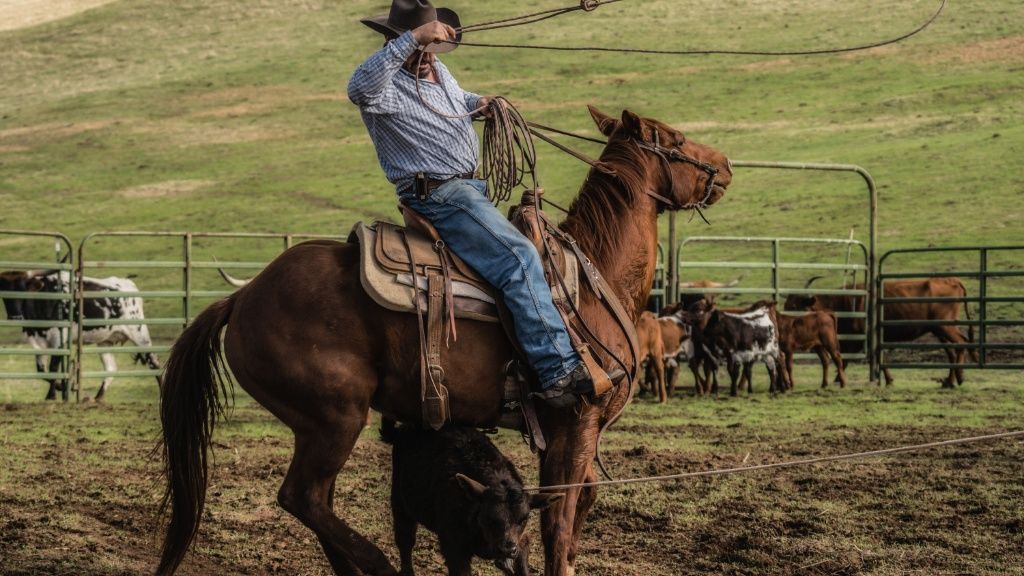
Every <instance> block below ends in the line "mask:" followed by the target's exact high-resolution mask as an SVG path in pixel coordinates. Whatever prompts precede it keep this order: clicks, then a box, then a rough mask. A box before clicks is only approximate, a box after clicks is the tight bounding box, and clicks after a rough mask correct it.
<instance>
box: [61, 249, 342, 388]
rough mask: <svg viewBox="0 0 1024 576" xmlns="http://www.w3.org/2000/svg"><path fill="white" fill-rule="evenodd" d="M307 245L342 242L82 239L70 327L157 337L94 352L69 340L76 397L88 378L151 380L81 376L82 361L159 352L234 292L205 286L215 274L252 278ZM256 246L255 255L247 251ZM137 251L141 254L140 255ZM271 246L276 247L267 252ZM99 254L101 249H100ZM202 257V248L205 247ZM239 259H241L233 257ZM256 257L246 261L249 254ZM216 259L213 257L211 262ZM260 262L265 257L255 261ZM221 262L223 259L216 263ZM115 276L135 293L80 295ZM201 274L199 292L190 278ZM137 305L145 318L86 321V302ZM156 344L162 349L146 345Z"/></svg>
mask: <svg viewBox="0 0 1024 576" xmlns="http://www.w3.org/2000/svg"><path fill="white" fill-rule="evenodd" d="M313 239H331V240H344V239H345V237H344V236H341V235H328V234H272V233H267V234H260V233H216V232H146V231H140V232H97V233H93V234H89V235H87V236H86V237H85V238H83V239H82V241H81V243H80V244H79V247H78V275H77V278H78V285H77V288H76V291H75V297H76V300H77V303H78V306H77V311H78V315H77V317H76V318H77V321H78V323H79V325H81V326H82V327H83V328H86V329H88V328H96V327H101V326H111V327H134V326H144V327H146V332H147V333H149V332H150V330H149V328H150V327H153V328H158V329H159V330H160V333H159V334H156V335H154V336H152V338H151V341H150V345H127V346H117V347H113V346H101V345H87V344H86V342H85V336H84V330H80V331H78V333H77V337H76V339H75V344H74V349H75V356H76V357H77V358H79V361H78V362H77V363H76V371H75V373H74V374H73V380H74V382H75V384H76V385H75V391H76V395H79V396H80V394H81V384H82V382H83V381H84V380H88V379H105V378H108V377H116V376H129V377H146V376H153V377H156V376H158V375H159V374H160V373H161V370H158V369H152V368H145V369H133V370H108V369H106V368H104V369H103V370H91V369H86V368H85V364H86V361H87V359H88V358H90V357H94V356H96V355H102V354H107V353H117V354H146V353H154V354H157V353H166V352H168V351H169V350H170V348H171V347H170V342H172V341H173V340H174V339H175V338H176V337H177V336H178V334H180V332H181V330H182V329H184V327H185V326H187V325H188V323H189V322H190V321H191V320H192V318H193V317H194V316H195V314H197V313H198V312H199V311H200V310H201V309H202V305H203V303H204V302H205V301H208V300H212V299H216V298H223V297H225V296H228V295H230V294H231V293H232V292H234V288H233V287H232V288H230V289H226V288H220V289H218V288H216V285H220V286H223V285H224V282H223V281H222V280H219V278H218V280H217V284H216V285H215V284H213V282H214V281H213V280H211V279H210V277H214V273H217V270H218V269H225V270H245V271H247V273H255V272H258V271H259V270H261V269H262V268H263V267H265V266H266V265H267V263H269V261H270V258H272V257H275V256H276V255H277V254H279V253H280V252H281V251H283V250H286V249H288V248H290V247H291V246H292V245H294V244H295V243H296V242H299V241H305V240H313ZM203 242H209V243H212V244H218V243H220V244H221V252H220V253H219V254H213V255H212V256H204V255H203V254H201V253H198V252H199V246H197V244H198V243H203ZM257 243H264V244H266V245H265V246H263V247H261V248H260V249H256V248H253V247H252V246H253V245H254V244H257ZM138 245H142V246H143V247H142V248H141V249H140V248H139V247H138ZM272 246H276V248H273V247H272ZM104 248H106V250H104ZM205 249H206V251H207V252H210V250H211V248H210V247H205ZM147 252H149V253H152V252H168V253H174V252H177V254H178V256H177V257H171V256H167V255H161V256H160V257H159V258H157V259H147V258H146V256H147V255H148V254H147ZM239 252H243V253H241V254H240V253H239ZM254 253H255V254H256V256H255V257H254V256H253V254H254ZM218 256H219V257H218ZM261 256H265V257H261ZM221 257H227V258H226V259H221ZM111 272H119V273H121V274H127V275H136V274H137V275H138V276H137V278H136V283H137V284H143V283H145V285H141V286H140V290H138V291H132V290H87V289H86V286H85V282H86V279H87V277H91V276H97V275H101V274H109V273H111ZM204 272H206V273H209V274H208V276H209V277H207V278H205V280H206V285H205V286H204V285H203V284H202V283H201V282H200V280H199V278H198V276H199V275H200V274H202V273H204ZM132 297H134V298H141V299H143V305H144V306H148V313H146V317H145V319H130V318H121V319H113V320H112V319H96V318H86V317H85V310H86V306H85V304H86V301H87V300H90V299H102V298H132ZM157 340H159V341H162V342H167V344H162V345H161V344H153V342H156V341H157Z"/></svg>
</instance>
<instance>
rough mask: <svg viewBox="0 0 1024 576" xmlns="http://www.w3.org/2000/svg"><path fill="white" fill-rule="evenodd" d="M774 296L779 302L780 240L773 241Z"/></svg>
mask: <svg viewBox="0 0 1024 576" xmlns="http://www.w3.org/2000/svg"><path fill="white" fill-rule="evenodd" d="M772 291H773V292H774V293H773V294H772V296H773V297H774V298H775V301H776V302H778V301H779V239H778V238H775V239H774V240H772Z"/></svg>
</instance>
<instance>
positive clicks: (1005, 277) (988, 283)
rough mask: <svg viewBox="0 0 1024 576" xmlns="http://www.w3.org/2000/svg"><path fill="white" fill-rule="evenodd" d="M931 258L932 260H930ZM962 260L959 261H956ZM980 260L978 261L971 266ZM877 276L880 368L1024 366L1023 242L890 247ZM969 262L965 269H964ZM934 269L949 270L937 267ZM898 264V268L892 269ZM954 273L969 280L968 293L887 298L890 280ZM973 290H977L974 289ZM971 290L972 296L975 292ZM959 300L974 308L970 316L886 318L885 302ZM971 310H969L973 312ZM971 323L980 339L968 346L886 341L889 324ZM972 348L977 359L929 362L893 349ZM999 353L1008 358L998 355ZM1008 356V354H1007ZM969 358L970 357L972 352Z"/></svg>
mask: <svg viewBox="0 0 1024 576" xmlns="http://www.w3.org/2000/svg"><path fill="white" fill-rule="evenodd" d="M901 256H907V257H909V258H910V259H911V260H912V261H913V266H914V268H910V269H909V270H907V269H906V268H905V266H907V265H906V264H904V265H903V266H900V265H899V263H898V262H895V261H897V260H898V259H899V257H901ZM930 256H936V257H938V258H939V260H936V259H935V258H932V259H931V260H933V261H934V262H928V260H929V257H930ZM956 260H959V262H956ZM973 263H976V264H973ZM878 264H879V273H878V278H877V282H878V284H877V291H878V294H879V295H880V297H879V298H878V319H877V322H876V327H877V328H876V329H877V339H878V343H879V345H878V354H879V368H880V369H885V368H942V369H950V368H954V367H959V368H972V369H1004V370H1020V369H1024V352H1021V351H1024V246H967V247H951V248H907V249H899V250H890V251H888V252H886V253H885V254H884V255H883V256H882V258H881V259H880V260H879V263H878ZM962 266H966V267H962ZM936 267H946V268H949V269H948V270H947V271H937V270H936ZM893 268H896V269H897V270H899V271H898V272H897V271H891V270H892V269H893ZM948 276H955V277H957V278H960V279H961V281H963V282H965V287H966V286H967V285H971V288H968V289H967V296H964V297H907V298H896V297H884V296H882V295H883V292H882V286H883V283H884V282H885V281H886V280H909V279H921V280H923V279H929V278H940V277H948ZM972 288H973V289H972ZM972 293H973V294H972ZM936 302H961V303H963V305H964V307H965V308H968V307H972V305H976V306H973V307H972V308H973V309H974V310H976V315H975V316H974V317H973V318H972V319H967V318H964V319H961V318H956V319H953V320H948V319H947V320H933V319H901V320H892V319H886V318H885V309H886V306H892V305H896V304H912V303H919V304H925V303H936ZM969 309H970V308H968V310H969ZM907 326H920V327H927V326H958V327H959V326H967V327H973V328H977V330H976V340H975V341H974V342H968V343H964V344H952V343H945V342H887V341H885V339H884V336H885V329H886V328H887V327H907ZM946 349H950V350H960V349H965V350H971V351H974V352H975V353H976V354H977V361H973V362H965V363H963V364H955V363H951V362H948V361H947V362H925V361H922V360H920V359H910V360H899V359H892V358H891V357H890V354H889V353H890V352H892V351H897V350H904V351H927V350H946ZM999 356H1004V357H1003V358H1000V357H999ZM1007 356H1008V357H1007ZM968 358H969V356H968Z"/></svg>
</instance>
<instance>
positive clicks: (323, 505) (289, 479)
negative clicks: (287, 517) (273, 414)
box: [277, 407, 396, 576]
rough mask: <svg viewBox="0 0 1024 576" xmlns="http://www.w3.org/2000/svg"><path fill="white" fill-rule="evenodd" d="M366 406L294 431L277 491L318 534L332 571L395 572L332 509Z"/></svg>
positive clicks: (353, 574) (352, 574)
mask: <svg viewBox="0 0 1024 576" xmlns="http://www.w3.org/2000/svg"><path fill="white" fill-rule="evenodd" d="M365 417H366V414H365V411H362V410H359V409H357V408H356V407H352V409H350V410H347V411H346V413H345V414H344V415H341V417H340V418H338V419H335V420H334V421H332V422H331V425H330V426H324V427H321V428H320V429H315V428H313V429H309V430H304V431H302V432H296V433H295V454H294V456H292V463H291V466H290V467H289V468H288V474H287V476H286V477H285V479H284V483H283V484H282V485H281V490H280V491H279V492H278V496H277V499H278V502H279V503H280V504H281V507H282V508H284V509H285V510H287V511H288V512H290V513H291V514H292V515H293V516H295V517H296V518H298V519H299V521H300V522H302V523H303V524H305V525H306V526H307V527H308V528H309V529H310V530H312V531H313V532H315V533H316V535H317V538H318V539H319V540H320V544H321V546H323V550H324V554H326V555H327V559H328V560H329V561H330V563H331V567H332V568H333V569H334V573H335V574H339V575H345V576H363V575H370V574H374V575H394V574H396V572H395V569H394V568H393V567H392V566H391V563H390V562H388V560H387V558H386V557H385V556H384V554H383V553H382V552H381V551H380V549H379V548H377V547H376V546H375V545H373V544H372V543H371V542H370V541H369V540H367V539H366V538H364V537H363V536H362V535H361V534H359V533H358V532H356V531H355V530H353V529H352V528H350V527H349V526H348V524H346V523H345V521H344V520H342V519H341V518H339V517H338V516H336V515H335V514H334V510H333V507H332V504H333V501H334V496H333V492H334V480H335V478H336V477H337V476H338V472H339V471H341V467H342V465H344V464H345V461H346V460H348V457H349V455H350V454H351V453H352V447H353V446H354V445H355V443H356V439H357V438H358V437H359V433H360V432H361V431H362V429H363V421H364V419H365Z"/></svg>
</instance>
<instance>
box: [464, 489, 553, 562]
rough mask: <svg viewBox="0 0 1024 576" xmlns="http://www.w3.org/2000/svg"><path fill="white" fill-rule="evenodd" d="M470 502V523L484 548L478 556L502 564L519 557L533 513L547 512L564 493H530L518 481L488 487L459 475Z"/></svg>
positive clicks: (481, 546)
mask: <svg viewBox="0 0 1024 576" xmlns="http://www.w3.org/2000/svg"><path fill="white" fill-rule="evenodd" d="M455 480H456V481H458V483H459V486H460V487H461V488H462V491H463V493H464V494H465V495H466V498H467V499H468V500H469V502H470V508H469V524H470V526H472V528H473V529H474V530H475V532H476V534H475V535H476V537H477V539H478V542H479V547H480V549H478V550H475V551H474V552H475V553H476V555H477V556H480V557H481V558H486V559H489V560H495V561H497V562H496V563H497V565H498V566H499V567H501V568H503V569H504V566H503V563H502V562H501V561H503V560H508V559H513V558H516V557H517V556H519V552H520V551H519V542H520V540H521V539H522V537H523V530H524V529H525V528H526V522H527V520H528V519H529V518H530V511H531V510H543V509H544V508H547V507H548V506H551V505H552V504H554V503H555V502H557V501H558V500H561V499H562V497H563V496H564V494H562V493H558V494H551V493H547V494H530V493H527V492H524V491H523V487H522V486H521V485H518V483H517V482H514V481H502V482H500V483H498V484H497V485H494V486H485V485H483V484H481V483H480V482H477V481H476V480H473V479H472V478H470V477H468V476H465V475H463V474H456V475H455Z"/></svg>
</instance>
